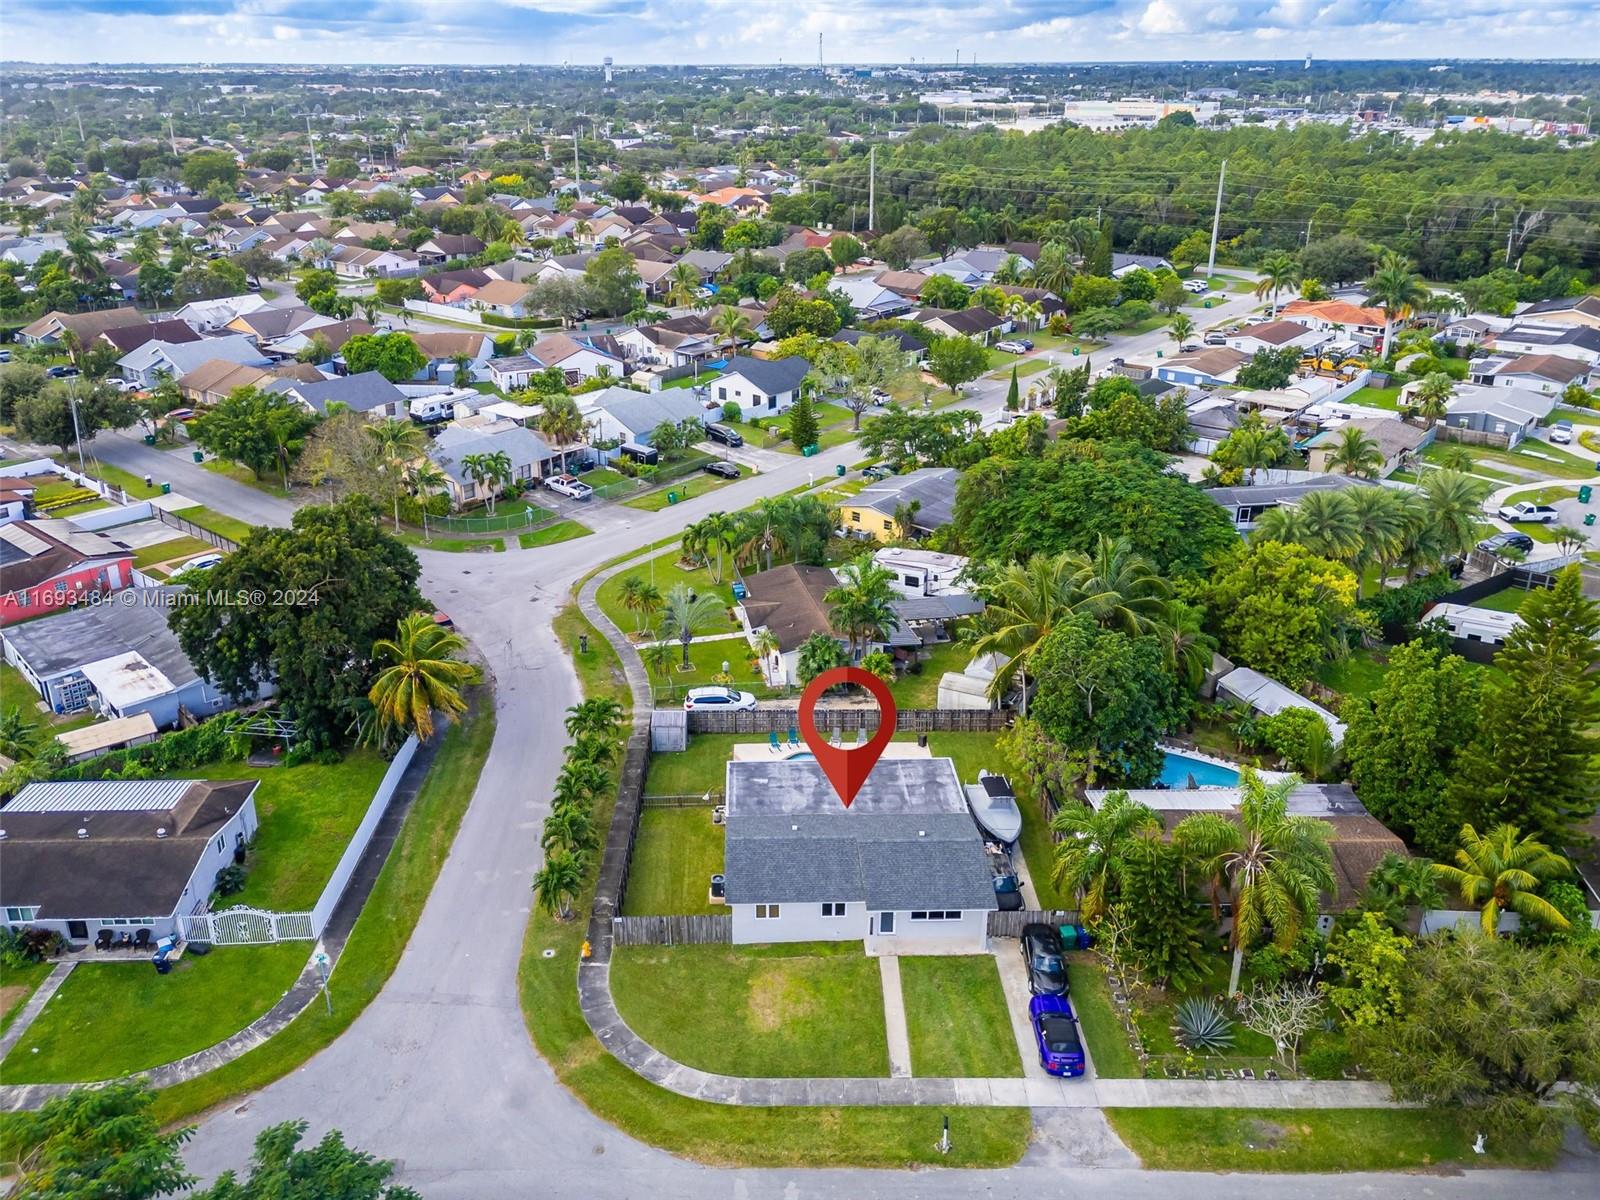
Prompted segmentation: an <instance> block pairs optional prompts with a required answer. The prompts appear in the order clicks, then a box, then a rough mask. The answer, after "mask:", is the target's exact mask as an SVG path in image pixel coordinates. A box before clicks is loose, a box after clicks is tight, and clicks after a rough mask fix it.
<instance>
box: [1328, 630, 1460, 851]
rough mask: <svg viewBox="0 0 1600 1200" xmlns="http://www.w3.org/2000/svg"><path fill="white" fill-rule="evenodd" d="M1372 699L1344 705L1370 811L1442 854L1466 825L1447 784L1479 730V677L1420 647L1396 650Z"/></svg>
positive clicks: (1352, 758) (1353, 771)
mask: <svg viewBox="0 0 1600 1200" xmlns="http://www.w3.org/2000/svg"><path fill="white" fill-rule="evenodd" d="M1389 665H1390V669H1389V671H1388V672H1387V673H1386V674H1385V675H1384V677H1383V683H1382V684H1381V685H1379V687H1378V689H1377V690H1376V691H1375V692H1374V693H1373V694H1372V696H1371V697H1370V698H1368V699H1359V698H1358V699H1353V700H1350V701H1348V702H1346V704H1345V706H1344V708H1343V710H1342V715H1343V717H1344V720H1345V721H1346V722H1347V723H1348V725H1349V729H1348V731H1347V732H1346V733H1345V741H1344V752H1345V756H1346V758H1347V759H1348V760H1349V763H1350V780H1351V782H1352V783H1353V784H1354V785H1355V788H1356V790H1357V791H1358V792H1359V793H1360V794H1361V802H1362V803H1363V804H1365V805H1366V807H1367V811H1369V812H1370V813H1372V815H1373V816H1375V817H1377V818H1378V820H1380V821H1382V822H1383V823H1384V824H1385V825H1387V826H1389V828H1391V829H1393V830H1395V831H1396V832H1398V833H1399V834H1400V835H1401V836H1402V837H1404V838H1405V839H1406V840H1407V841H1409V842H1411V843H1412V844H1413V845H1416V846H1421V847H1422V848H1423V849H1425V850H1426V851H1428V853H1430V854H1433V855H1440V854H1443V853H1445V852H1446V851H1447V850H1449V849H1450V848H1451V847H1452V846H1454V844H1455V840H1456V834H1457V832H1458V830H1459V829H1460V827H1461V813H1460V808H1459V803H1458V801H1457V799H1456V798H1455V797H1453V796H1452V795H1451V793H1450V788H1449V784H1450V780H1451V779H1453V778H1454V777H1455V776H1456V774H1457V773H1458V771H1459V770H1460V765H1459V764H1460V757H1461V754H1462V752H1463V750H1464V749H1465V748H1466V746H1467V744H1468V742H1469V740H1470V739H1471V738H1472V736H1473V734H1474V731H1475V730H1476V729H1477V727H1478V695H1479V691H1478V683H1477V680H1478V673H1477V672H1475V671H1474V670H1473V669H1472V668H1471V667H1470V666H1469V665H1468V664H1467V662H1466V661H1465V660H1463V659H1461V658H1458V657H1456V656H1455V655H1450V654H1444V653H1441V652H1440V651H1439V650H1437V649H1434V648H1431V647H1428V646H1425V645H1423V644H1421V643H1416V642H1413V643H1408V644H1406V645H1403V646H1396V647H1395V648H1394V649H1393V650H1392V651H1390V655H1389Z"/></svg>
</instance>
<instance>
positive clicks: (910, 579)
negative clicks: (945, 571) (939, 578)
mask: <svg viewBox="0 0 1600 1200" xmlns="http://www.w3.org/2000/svg"><path fill="white" fill-rule="evenodd" d="M900 578H901V579H902V580H904V582H905V585H906V586H907V587H921V586H922V580H920V579H918V578H917V577H916V576H915V575H902V576H900Z"/></svg>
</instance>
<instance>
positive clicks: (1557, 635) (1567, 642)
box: [1450, 566, 1600, 846]
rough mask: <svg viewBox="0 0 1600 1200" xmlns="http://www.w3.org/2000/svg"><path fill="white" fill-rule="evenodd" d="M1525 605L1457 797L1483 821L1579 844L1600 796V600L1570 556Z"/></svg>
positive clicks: (1468, 813) (1487, 698) (1499, 662)
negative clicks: (1599, 737) (1599, 752)
mask: <svg viewBox="0 0 1600 1200" xmlns="http://www.w3.org/2000/svg"><path fill="white" fill-rule="evenodd" d="M1518 615H1519V616H1520V617H1521V621H1520V623H1519V624H1518V625H1517V627H1516V628H1515V629H1513V630H1512V631H1511V633H1510V634H1509V635H1508V636H1507V638H1506V643H1505V646H1504V648H1503V649H1502V650H1501V651H1500V653H1499V654H1497V655H1496V656H1495V666H1496V667H1497V668H1499V669H1498V671H1496V672H1495V674H1494V675H1493V676H1492V677H1491V679H1490V680H1489V682H1488V683H1487V684H1486V685H1485V688H1484V691H1483V702H1482V706H1481V710H1480V711H1481V718H1480V720H1479V722H1478V728H1477V734H1476V736H1475V737H1474V738H1473V739H1472V741H1471V743H1470V744H1469V745H1468V747H1467V749H1466V750H1465V751H1464V752H1463V753H1462V755H1461V759H1460V763H1459V766H1458V769H1457V771H1456V773H1455V775H1454V777H1453V779H1452V781H1451V787H1450V797H1451V799H1452V801H1453V802H1454V803H1455V804H1456V805H1457V807H1458V809H1459V811H1460V813H1461V815H1462V817H1463V819H1465V820H1468V821H1471V822H1473V823H1475V824H1477V825H1480V826H1486V825H1489V824H1498V823H1501V822H1510V823H1512V824H1515V825H1518V826H1520V827H1521V828H1523V829H1526V830H1528V831H1529V832H1530V833H1531V834H1534V835H1537V836H1539V837H1542V838H1544V839H1545V840H1547V841H1549V842H1550V843H1551V844H1553V845H1558V846H1563V845H1570V844H1572V843H1573V842H1574V841H1575V840H1576V838H1577V830H1578V829H1579V828H1580V827H1581V826H1582V825H1583V823H1584V822H1585V821H1586V820H1587V819H1588V818H1589V817H1590V816H1592V815H1593V814H1594V812H1595V805H1596V800H1597V797H1600V766H1597V760H1596V757H1595V753H1596V739H1595V736H1594V732H1593V731H1594V729H1595V728H1596V726H1597V724H1600V688H1596V686H1595V672H1596V668H1597V666H1600V603H1597V602H1596V601H1594V600H1591V599H1589V598H1588V597H1586V596H1585V595H1584V594H1583V588H1582V579H1581V577H1580V575H1579V571H1578V568H1577V567H1576V566H1571V567H1568V568H1566V569H1565V570H1563V571H1562V572H1561V573H1560V574H1559V575H1558V576H1557V578H1556V584H1555V586H1554V587H1552V588H1549V589H1540V590H1537V591H1534V592H1532V593H1530V594H1529V596H1528V598H1527V599H1526V600H1525V601H1523V604H1522V607H1521V609H1520V610H1519V612H1518Z"/></svg>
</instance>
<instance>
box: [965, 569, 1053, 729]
mask: <svg viewBox="0 0 1600 1200" xmlns="http://www.w3.org/2000/svg"><path fill="white" fill-rule="evenodd" d="M1070 580H1071V563H1070V560H1069V559H1068V558H1067V556H1066V555H1065V554H1035V555H1034V556H1033V557H1032V558H1030V559H1029V560H1028V562H1027V564H1026V565H1023V564H1022V563H1008V564H1006V569H1005V571H1004V572H1003V573H1002V574H1001V575H1000V578H998V579H997V580H995V582H994V583H993V584H992V585H991V586H990V589H989V591H990V596H989V598H988V605H987V607H986V608H985V609H984V613H983V617H982V629H983V630H984V632H983V633H981V634H980V635H979V636H978V637H977V638H975V639H974V640H973V643H972V652H973V654H974V655H978V654H990V653H993V654H1000V655H1004V656H1005V657H1006V662H1005V664H1004V665H1003V666H1002V667H1001V668H1000V669H999V670H998V671H996V672H995V674H994V679H993V680H992V681H991V682H990V684H989V699H991V700H1001V699H1004V697H1005V694H1006V691H1007V690H1008V689H1009V688H1010V686H1011V683H1012V681H1013V680H1016V679H1019V678H1020V680H1021V684H1022V715H1023V716H1027V715H1028V662H1029V660H1030V659H1031V658H1032V657H1033V654H1034V652H1035V651H1036V650H1038V648H1039V645H1040V643H1042V642H1043V641H1044V640H1045V638H1047V637H1049V636H1050V631H1051V630H1053V629H1054V628H1055V627H1056V626H1057V625H1058V624H1060V623H1061V622H1062V621H1064V620H1066V619H1067V618H1069V617H1070V616H1071V615H1072V589H1071V586H1070Z"/></svg>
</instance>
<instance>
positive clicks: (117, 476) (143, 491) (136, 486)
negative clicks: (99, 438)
mask: <svg viewBox="0 0 1600 1200" xmlns="http://www.w3.org/2000/svg"><path fill="white" fill-rule="evenodd" d="M89 474H91V475H93V476H94V477H95V478H96V479H103V480H104V481H105V482H107V483H114V484H116V485H117V486H118V487H120V488H123V489H125V490H126V491H127V493H128V497H129V499H133V500H148V499H150V497H152V496H159V495H160V494H161V480H160V479H157V478H155V476H151V479H152V481H153V482H152V483H151V484H150V486H149V487H145V485H144V476H142V475H135V474H134V473H133V472H132V471H124V470H123V469H122V468H121V467H114V466H112V465H111V464H110V463H103V462H97V463H95V464H94V470H92V471H90V472H89Z"/></svg>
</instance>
